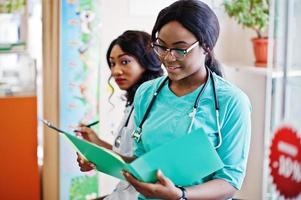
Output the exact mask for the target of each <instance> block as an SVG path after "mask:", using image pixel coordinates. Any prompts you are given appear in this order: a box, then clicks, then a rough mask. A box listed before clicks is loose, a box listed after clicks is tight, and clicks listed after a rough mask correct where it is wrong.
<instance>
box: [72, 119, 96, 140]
mask: <svg viewBox="0 0 301 200" xmlns="http://www.w3.org/2000/svg"><path fill="white" fill-rule="evenodd" d="M98 123H99V121H96V122H93V123H90V124H88V125H85V124H80V125H79V128H78V129H76V130H74V132H75V133H76V134H77V135H81V136H82V137H83V138H84V139H85V140H87V141H89V142H92V143H95V144H98V143H99V141H100V139H99V138H98V136H97V134H96V133H95V131H93V130H92V129H91V127H92V126H94V125H96V124H98Z"/></svg>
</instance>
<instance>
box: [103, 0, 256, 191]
mask: <svg viewBox="0 0 301 200" xmlns="http://www.w3.org/2000/svg"><path fill="white" fill-rule="evenodd" d="M172 2H174V0H164V1H163V0H100V3H101V8H102V9H101V10H100V12H101V17H102V28H101V32H100V33H99V34H100V37H101V44H100V45H101V55H100V56H101V68H102V69H101V88H100V89H101V92H100V94H101V103H100V117H101V130H100V133H101V137H104V138H105V139H106V140H109V141H111V142H112V140H113V135H112V134H111V132H112V131H113V130H115V129H116V125H117V124H118V122H119V121H120V118H121V116H122V108H123V104H121V103H120V94H119V95H114V99H113V101H114V102H115V106H116V108H115V109H113V110H112V107H111V106H110V105H109V104H108V101H107V99H108V95H109V89H108V87H107V79H108V77H109V74H110V73H109V69H108V67H107V63H106V59H105V54H106V50H107V47H108V46H109V44H110V42H111V41H112V40H113V39H115V38H116V37H117V36H118V35H120V34H121V33H122V32H124V31H125V30H128V29H135V30H144V31H146V32H149V33H150V32H151V30H152V26H153V25H154V23H155V19H156V17H157V14H158V12H159V11H160V10H161V9H162V8H164V7H165V6H167V5H169V4H170V3H172ZM206 2H207V3H208V4H209V3H210V4H211V3H212V2H213V3H214V2H215V3H214V5H213V9H214V10H215V12H216V14H217V16H218V18H219V20H220V25H221V33H220V38H219V41H218V43H217V46H216V49H215V53H216V57H217V58H218V59H219V60H220V61H221V62H223V63H242V65H250V64H252V63H253V52H252V47H251V41H250V39H251V37H252V36H255V33H253V32H252V31H249V30H244V29H242V28H241V27H240V26H238V25H237V24H236V22H234V21H233V20H230V19H229V18H228V17H227V15H226V14H225V13H224V12H223V9H222V8H221V7H220V6H219V5H220V3H216V2H221V1H220V0H215V1H214V0H207V1H206ZM116 122H117V123H116ZM100 179H101V181H100V192H101V194H103V193H108V192H110V191H111V190H112V188H113V186H114V184H113V182H114V181H112V179H111V178H109V177H104V176H101V177H100ZM104 179H105V180H104Z"/></svg>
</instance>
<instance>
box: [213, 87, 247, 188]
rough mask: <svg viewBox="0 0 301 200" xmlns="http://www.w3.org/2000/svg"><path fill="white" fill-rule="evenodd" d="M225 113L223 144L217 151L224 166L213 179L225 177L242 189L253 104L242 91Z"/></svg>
mask: <svg viewBox="0 0 301 200" xmlns="http://www.w3.org/2000/svg"><path fill="white" fill-rule="evenodd" d="M221 106H226V111H225V113H224V115H225V116H224V119H225V120H224V122H223V125H222V128H221V133H222V145H221V147H220V148H218V149H217V152H218V154H219V156H220V158H221V159H222V161H223V162H224V165H225V166H224V168H222V169H220V170H219V171H217V172H215V174H214V175H213V177H212V178H213V179H224V180H226V181H227V182H228V183H230V184H231V185H232V186H233V187H235V188H236V189H240V188H241V186H242V182H243V179H244V177H245V172H246V165H247V159H248V153H249V148H250V138H251V104H250V102H249V99H248V97H247V96H246V95H245V94H244V93H243V92H241V91H239V92H237V94H235V95H234V96H232V100H230V101H229V103H228V104H227V105H222V104H221Z"/></svg>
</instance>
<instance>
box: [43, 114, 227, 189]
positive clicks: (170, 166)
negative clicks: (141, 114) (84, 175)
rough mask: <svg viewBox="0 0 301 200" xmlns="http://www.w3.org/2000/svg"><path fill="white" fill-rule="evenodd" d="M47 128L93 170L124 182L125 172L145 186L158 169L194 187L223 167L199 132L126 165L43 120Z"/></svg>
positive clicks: (110, 152) (95, 146)
mask: <svg viewBox="0 0 301 200" xmlns="http://www.w3.org/2000/svg"><path fill="white" fill-rule="evenodd" d="M43 122H44V124H46V125H47V126H48V127H50V128H52V129H54V130H55V131H57V132H60V133H62V134H63V135H64V136H65V138H66V139H67V140H68V141H69V142H71V144H72V145H73V147H74V148H75V150H76V151H78V152H79V153H80V154H81V155H82V156H83V157H84V158H85V159H87V160H89V161H90V162H92V163H94V164H95V166H96V169H97V171H99V172H102V173H105V174H108V175H110V176H113V177H116V178H119V179H122V180H124V177H123V176H122V174H121V171H122V170H126V171H128V172H130V173H131V174H132V175H134V176H135V177H136V178H137V179H138V180H140V181H143V182H148V183H154V182H156V181H157V178H156V173H157V170H158V169H160V170H161V171H162V172H163V174H164V175H165V176H166V177H168V178H169V179H171V180H172V181H173V183H174V184H176V185H181V186H190V185H194V184H196V183H197V182H200V180H202V178H204V177H206V176H208V175H210V174H212V173H214V172H215V171H217V170H219V169H221V168H223V167H224V164H223V162H222V160H221V159H220V157H219V155H218V154H217V152H216V150H215V149H214V147H213V146H212V144H211V143H210V141H209V139H208V137H207V135H206V133H204V132H203V131H202V130H201V129H198V130H194V131H192V132H191V133H190V134H185V135H184V136H181V137H179V138H176V139H174V140H172V141H170V142H168V143H166V144H163V145H161V146H159V147H157V148H156V149H154V150H152V151H150V152H147V153H146V154H144V155H142V156H140V157H139V158H137V159H135V160H134V161H133V162H131V163H126V162H125V161H124V160H123V159H122V158H121V157H120V156H119V155H118V154H116V153H115V152H113V151H110V150H107V149H105V148H103V147H100V146H97V145H95V144H93V143H90V142H88V141H86V140H83V139H80V138H78V137H76V136H74V135H72V134H70V133H67V132H65V131H62V130H60V129H59V128H57V127H54V126H53V125H51V124H50V123H49V122H47V121H44V120H43Z"/></svg>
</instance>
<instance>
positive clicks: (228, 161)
mask: <svg viewBox="0 0 301 200" xmlns="http://www.w3.org/2000/svg"><path fill="white" fill-rule="evenodd" d="M164 79H165V77H160V78H157V79H155V80H151V81H148V82H145V83H144V84H142V85H141V86H140V87H139V88H138V90H137V92H136V96H135V99H134V107H135V113H134V121H135V125H136V127H138V125H139V124H140V122H141V120H142V118H143V116H144V114H145V112H146V109H147V107H148V105H149V103H150V101H151V99H152V98H153V94H154V92H155V91H156V90H157V88H158V87H159V85H160V84H161V83H162V81H163V80H164ZM213 79H214V81H215V87H216V93H217V97H218V103H219V107H220V110H219V112H220V115H219V121H220V127H221V134H222V145H221V147H219V148H218V149H217V153H218V154H219V156H220V158H221V160H222V161H223V163H224V165H225V166H224V168H222V169H220V170H218V171H216V172H215V173H213V174H211V175H209V176H208V177H206V178H204V179H203V180H200V181H199V183H203V182H206V181H208V180H212V179H224V180H226V181H227V182H228V183H230V184H231V185H233V186H234V187H235V188H237V189H240V188H241V185H242V182H243V179H244V176H245V172H246V164H247V159H248V152H249V146H250V137H251V114H250V113H251V104H250V101H249V99H248V97H247V96H246V95H245V94H244V93H243V92H242V91H241V90H240V89H239V88H237V87H235V86H234V85H232V84H231V83H229V82H228V81H226V80H224V79H223V78H221V77H219V76H218V75H216V74H215V73H213ZM209 80H210V79H209ZM202 86H203V85H201V86H200V87H199V88H197V89H196V90H194V91H193V92H191V93H189V94H186V95H184V96H181V97H178V96H176V95H175V94H174V93H173V92H172V91H171V90H170V88H169V86H168V81H167V82H166V83H165V85H164V87H163V88H162V90H161V91H160V93H159V94H158V96H157V99H156V100H155V102H154V104H153V106H152V108H151V111H150V113H149V115H148V117H147V119H146V121H145V122H144V124H143V126H142V137H141V140H140V142H139V143H137V142H135V146H134V154H135V156H136V157H139V156H141V155H143V154H145V153H146V152H148V151H151V150H152V149H154V148H156V147H158V146H160V145H162V144H164V143H166V142H168V141H170V140H172V139H175V138H177V137H180V136H182V135H184V134H187V132H188V128H189V125H190V122H191V116H190V115H189V114H190V113H191V112H192V109H193V105H194V102H195V99H196V97H197V95H198V93H199V91H200V90H201V88H202ZM213 94H214V93H213V86H212V81H211V80H210V81H209V83H208V85H207V87H206V88H205V90H204V92H203V94H202V95H201V97H200V101H199V104H198V107H197V113H196V118H195V120H194V123H193V126H192V130H194V129H204V131H205V132H206V133H207V134H208V138H209V139H210V141H211V143H212V144H213V145H214V146H216V145H217V144H218V134H217V132H218V131H217V130H218V129H217V124H216V123H217V122H216V113H215V104H214V95H213Z"/></svg>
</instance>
